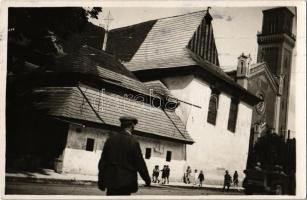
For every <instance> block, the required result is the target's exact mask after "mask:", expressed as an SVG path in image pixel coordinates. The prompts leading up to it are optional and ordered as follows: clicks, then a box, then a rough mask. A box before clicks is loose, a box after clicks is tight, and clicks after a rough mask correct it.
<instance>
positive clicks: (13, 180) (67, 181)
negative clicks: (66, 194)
mask: <svg viewBox="0 0 307 200" xmlns="http://www.w3.org/2000/svg"><path fill="white" fill-rule="evenodd" d="M5 182H11V183H49V184H69V185H85V186H97V181H91V180H75V179H52V178H36V177H11V176H6V177H5ZM139 187H145V186H144V185H143V184H141V185H139ZM150 187H156V188H167V187H174V188H184V189H203V190H215V191H217V190H218V191H222V189H223V188H222V187H221V188H217V187H202V188H199V187H196V186H192V185H171V184H170V185H161V184H160V185H157V184H151V186H150ZM242 191H243V189H241V188H238V189H234V188H230V189H229V192H242Z"/></svg>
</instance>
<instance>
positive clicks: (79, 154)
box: [63, 125, 186, 181]
mask: <svg viewBox="0 0 307 200" xmlns="http://www.w3.org/2000/svg"><path fill="white" fill-rule="evenodd" d="M77 128H80V127H79V126H77V125H70V128H69V132H68V137H67V145H66V148H65V150H64V159H63V172H64V173H77V174H88V175H97V174H98V162H99V159H100V156H101V151H102V148H103V145H104V143H105V141H106V139H107V137H108V136H109V134H113V133H112V131H109V130H104V129H96V128H90V127H85V128H83V129H82V131H81V132H77V131H76V129H77ZM136 137H137V139H138V141H139V142H140V146H141V149H142V153H143V156H145V149H146V148H151V149H152V150H151V158H150V159H145V161H146V164H147V168H148V171H149V174H150V176H151V175H152V170H153V168H154V166H155V165H159V166H160V169H162V167H163V165H169V166H170V169H171V173H170V180H171V181H179V180H181V178H182V176H183V171H184V169H185V167H186V165H185V160H184V159H185V157H186V147H185V144H182V143H177V142H171V141H165V140H158V139H153V138H147V137H140V136H136ZM87 138H94V139H95V145H94V151H86V150H85V146H86V139H87ZM167 151H171V152H172V160H171V161H170V162H166V152H167Z"/></svg>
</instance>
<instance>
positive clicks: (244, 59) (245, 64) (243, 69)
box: [236, 53, 252, 89]
mask: <svg viewBox="0 0 307 200" xmlns="http://www.w3.org/2000/svg"><path fill="white" fill-rule="evenodd" d="M251 61H252V59H251V57H250V54H249V55H248V56H246V55H244V53H242V54H241V55H240V56H239V57H238V65H237V75H236V80H237V83H238V84H239V85H241V86H242V87H244V88H245V89H247V84H248V80H247V78H248V76H249V70H250V64H251Z"/></svg>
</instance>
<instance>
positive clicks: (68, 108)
mask: <svg viewBox="0 0 307 200" xmlns="http://www.w3.org/2000/svg"><path fill="white" fill-rule="evenodd" d="M80 89H81V90H82V91H83V93H84V94H85V95H86V97H87V98H88V100H89V101H90V102H91V104H92V106H93V108H94V109H95V110H96V111H97V113H98V114H99V116H100V118H101V119H102V120H103V122H102V121H101V120H100V119H99V118H98V117H97V115H96V114H95V112H94V111H93V109H91V107H90V105H89V103H88V102H87V101H86V99H85V98H84V97H83V94H82V93H81V92H80V91H79V89H78V88H77V87H44V88H37V89H34V93H40V94H45V95H47V97H48V98H45V101H44V102H41V103H39V104H38V105H37V109H48V114H49V115H51V116H55V117H64V118H70V119H77V120H82V121H89V122H94V123H98V124H102V123H104V124H107V125H112V126H119V125H120V122H119V117H120V116H123V115H132V116H135V117H136V118H137V119H138V121H139V123H138V124H137V126H136V131H139V132H142V133H146V134H151V135H157V136H160V137H165V138H170V139H175V140H179V141H181V142H184V143H193V140H192V138H191V137H190V136H189V134H188V133H187V131H186V130H185V127H184V125H183V124H182V122H181V120H180V118H179V117H178V116H177V115H176V114H175V113H174V112H170V111H163V110H162V109H160V108H155V107H151V106H150V105H149V104H142V103H140V102H136V101H132V100H129V99H126V98H123V97H121V96H118V95H114V94H107V93H104V94H101V93H99V92H98V91H94V90H92V89H90V88H87V87H85V86H82V87H80ZM99 99H100V102H99Z"/></svg>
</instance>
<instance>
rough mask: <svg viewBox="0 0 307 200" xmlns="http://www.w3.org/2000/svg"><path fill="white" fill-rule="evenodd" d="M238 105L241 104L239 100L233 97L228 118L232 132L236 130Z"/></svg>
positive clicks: (229, 128)
mask: <svg viewBox="0 0 307 200" xmlns="http://www.w3.org/2000/svg"><path fill="white" fill-rule="evenodd" d="M238 106H239V101H238V100H236V99H231V103H230V111H229V118H228V127H227V128H228V130H229V131H231V132H235V131H236V125H237V116H238Z"/></svg>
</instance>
